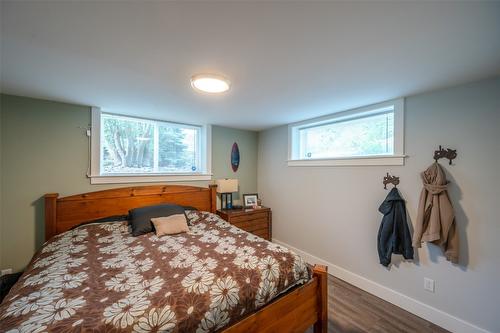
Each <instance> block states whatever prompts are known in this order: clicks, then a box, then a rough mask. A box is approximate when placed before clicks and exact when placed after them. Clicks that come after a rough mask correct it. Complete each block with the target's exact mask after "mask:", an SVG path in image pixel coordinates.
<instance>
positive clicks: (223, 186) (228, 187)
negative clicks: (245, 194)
mask: <svg viewBox="0 0 500 333" xmlns="http://www.w3.org/2000/svg"><path fill="white" fill-rule="evenodd" d="M215 183H216V184H217V192H218V193H233V192H238V179H228V178H225V179H217V180H216V181H215Z"/></svg>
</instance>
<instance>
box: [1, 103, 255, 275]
mask: <svg viewBox="0 0 500 333" xmlns="http://www.w3.org/2000/svg"><path fill="white" fill-rule="evenodd" d="M0 99H1V100H0V106H1V117H0V118H1V120H0V151H1V159H0V174H1V177H0V179H1V190H0V204H1V206H0V207H1V208H2V209H1V214H0V243H1V244H0V259H1V261H0V267H1V268H8V267H11V268H13V269H14V270H19V269H22V268H23V267H24V266H25V265H26V264H27V263H28V261H29V259H30V258H31V257H32V255H33V253H34V252H35V250H36V249H38V248H39V247H40V245H41V244H42V243H43V237H44V227H43V225H44V217H43V214H44V208H43V198H42V196H43V195H44V194H45V193H48V192H58V193H59V194H60V195H61V196H66V195H71V194H76V193H82V192H89V191H98V190H101V189H105V188H112V187H118V186H119V185H115V184H112V185H90V182H89V179H88V178H86V176H85V174H86V171H87V166H88V141H87V137H86V136H85V130H84V129H82V128H86V127H87V126H88V124H89V123H90V108H89V107H87V106H78V105H71V104H64V103H59V102H52V101H45V100H39V99H32V98H26V97H17V96H10V95H0ZM80 127H81V128H80ZM212 142H213V143H212V172H213V175H214V176H213V178H214V179H217V178H222V177H233V178H238V179H239V180H240V184H241V186H240V192H241V193H249V192H256V189H257V171H256V170H257V133H256V132H251V131H244V130H236V129H230V128H224V127H220V126H213V128H212ZM233 142H237V143H238V145H239V147H240V153H241V164H240V168H239V170H238V171H237V172H236V173H233V171H232V170H231V166H230V153H231V146H232V144H233ZM189 184H190V185H199V186H206V185H207V182H190V183H189ZM121 186H130V185H128V184H123V185H121Z"/></svg>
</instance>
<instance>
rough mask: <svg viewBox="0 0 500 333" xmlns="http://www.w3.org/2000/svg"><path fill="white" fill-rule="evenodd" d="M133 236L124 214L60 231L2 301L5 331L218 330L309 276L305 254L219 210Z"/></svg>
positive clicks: (1, 324)
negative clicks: (178, 226) (182, 226)
mask: <svg viewBox="0 0 500 333" xmlns="http://www.w3.org/2000/svg"><path fill="white" fill-rule="evenodd" d="M187 216H188V220H189V223H190V232H189V233H184V234H179V235H174V236H163V237H156V235H155V234H154V233H150V234H146V235H142V236H139V237H132V236H131V234H130V232H129V230H128V226H127V222H126V221H116V222H110V223H99V224H87V225H84V226H81V227H78V228H76V229H74V230H71V231H68V232H65V233H63V234H60V235H58V236H56V237H54V238H52V239H51V240H49V241H48V242H47V243H46V244H44V246H43V248H42V249H41V250H40V251H39V252H38V253H37V254H36V255H35V256H34V258H33V260H32V261H31V263H30V265H29V266H28V268H27V270H26V272H25V273H24V274H23V276H22V277H21V278H20V280H19V281H18V282H17V283H16V285H15V286H14V287H13V288H12V289H11V291H10V293H9V294H8V295H7V297H6V298H5V299H4V301H3V303H2V304H1V305H0V332H46V331H48V332H67V331H78V332H80V331H94V332H157V331H161V332H214V331H218V330H220V329H222V328H224V327H227V326H229V325H231V324H233V323H235V322H237V321H238V320H240V319H242V318H243V317H245V316H246V315H248V314H250V313H252V312H254V311H255V310H256V309H258V308H260V307H262V306H263V305H265V304H266V303H268V302H270V301H271V300H272V299H273V298H274V297H276V296H277V295H279V294H280V293H283V292H284V291H286V290H287V289H289V288H291V287H293V286H295V285H298V284H301V283H304V282H306V281H307V280H309V279H310V271H309V269H308V267H307V265H306V264H305V263H304V261H303V260H302V259H301V258H300V257H299V256H297V255H296V254H294V253H293V252H291V251H289V250H288V249H286V248H284V247H282V246H279V245H277V244H274V243H271V242H268V241H266V240H264V239H262V238H260V237H257V236H254V235H252V234H249V233H247V232H245V231H243V230H241V229H239V228H236V227H234V226H232V225H230V224H229V223H227V222H225V221H223V220H222V219H220V218H219V217H218V216H216V215H214V214H211V213H206V212H198V211H189V212H188V214H187Z"/></svg>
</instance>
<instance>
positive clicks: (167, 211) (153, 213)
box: [128, 204, 184, 236]
mask: <svg viewBox="0 0 500 333" xmlns="http://www.w3.org/2000/svg"><path fill="white" fill-rule="evenodd" d="M128 213H129V225H130V226H131V227H132V236H140V235H144V234H147V233H150V232H152V231H153V224H152V223H151V219H152V218H155V217H162V216H163V217H166V216H170V215H175V214H183V215H184V207H182V206H178V205H172V204H168V205H165V204H164V205H155V206H147V207H140V208H134V209H131V210H130V211H129V212H128Z"/></svg>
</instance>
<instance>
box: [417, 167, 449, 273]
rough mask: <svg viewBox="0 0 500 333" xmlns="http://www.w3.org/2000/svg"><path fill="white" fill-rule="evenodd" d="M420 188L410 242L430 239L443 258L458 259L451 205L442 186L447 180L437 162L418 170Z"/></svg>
mask: <svg viewBox="0 0 500 333" xmlns="http://www.w3.org/2000/svg"><path fill="white" fill-rule="evenodd" d="M421 176H422V182H423V183H424V188H423V189H422V193H421V194H420V202H419V204H418V215H417V224H416V226H415V232H414V234H413V246H414V247H417V248H418V247H421V244H422V242H432V243H434V244H436V245H438V246H440V247H441V249H442V250H443V252H444V254H445V256H446V259H447V260H449V261H451V262H452V263H455V264H456V263H458V230H457V228H456V224H455V214H454V213H453V206H452V205H451V202H450V198H449V197H448V192H447V191H446V188H447V187H448V181H447V180H446V175H445V173H444V171H443V169H442V168H441V166H440V165H439V164H438V163H433V164H432V165H431V166H430V167H429V168H427V170H425V171H424V172H422V174H421Z"/></svg>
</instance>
